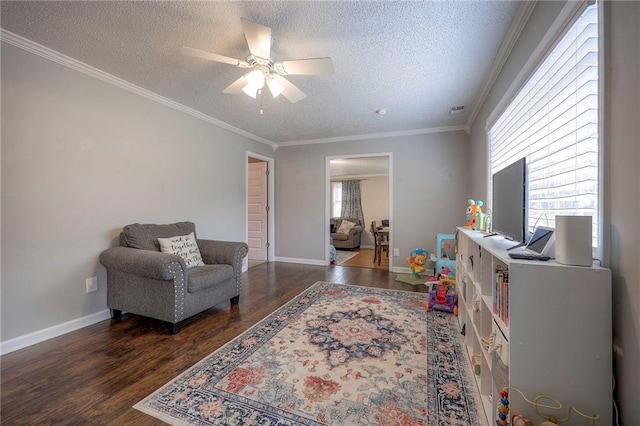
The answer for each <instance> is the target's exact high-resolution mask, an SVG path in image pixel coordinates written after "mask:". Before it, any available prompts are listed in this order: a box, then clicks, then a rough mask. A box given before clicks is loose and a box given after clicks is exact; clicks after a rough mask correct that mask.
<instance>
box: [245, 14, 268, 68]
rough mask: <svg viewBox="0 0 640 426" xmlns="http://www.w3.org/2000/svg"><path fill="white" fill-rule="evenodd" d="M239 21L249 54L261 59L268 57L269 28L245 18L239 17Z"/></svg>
mask: <svg viewBox="0 0 640 426" xmlns="http://www.w3.org/2000/svg"><path fill="white" fill-rule="evenodd" d="M240 22H241V23H242V30H243V31H244V36H245V38H246V39H247V45H248V46H249V51H250V52H251V54H252V55H254V56H259V57H261V58H263V59H269V56H270V55H271V28H269V27H265V26H263V25H260V24H256V23H255V22H251V21H249V20H247V19H245V18H240Z"/></svg>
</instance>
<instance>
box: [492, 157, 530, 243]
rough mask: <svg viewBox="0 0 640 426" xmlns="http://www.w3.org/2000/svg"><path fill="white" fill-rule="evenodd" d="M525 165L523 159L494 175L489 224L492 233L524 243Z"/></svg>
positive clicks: (525, 206)
mask: <svg viewBox="0 0 640 426" xmlns="http://www.w3.org/2000/svg"><path fill="white" fill-rule="evenodd" d="M526 187H527V163H526V160H525V159H524V158H521V159H520V160H518V161H516V162H515V163H512V164H510V165H508V166H507V167H505V168H504V169H502V170H500V171H498V172H496V173H494V175H493V205H492V209H491V211H492V216H491V223H492V224H493V231H494V232H496V233H498V234H500V235H503V236H504V237H506V238H508V239H511V240H514V241H517V242H520V243H522V242H525V241H526V233H525V228H526V210H527V188H526Z"/></svg>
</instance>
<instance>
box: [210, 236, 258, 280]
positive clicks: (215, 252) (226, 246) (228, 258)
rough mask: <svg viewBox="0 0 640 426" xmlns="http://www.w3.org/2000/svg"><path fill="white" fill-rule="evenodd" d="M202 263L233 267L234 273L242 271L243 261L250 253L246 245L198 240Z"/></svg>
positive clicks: (233, 242)
mask: <svg viewBox="0 0 640 426" xmlns="http://www.w3.org/2000/svg"><path fill="white" fill-rule="evenodd" d="M198 248H199V249H200V254H201V255H202V261H203V262H204V263H206V264H227V265H231V266H233V269H234V273H235V274H239V273H240V272H241V271H242V259H244V257H245V256H246V255H247V253H248V252H249V246H247V244H246V243H241V242H236V241H217V240H201V239H198Z"/></svg>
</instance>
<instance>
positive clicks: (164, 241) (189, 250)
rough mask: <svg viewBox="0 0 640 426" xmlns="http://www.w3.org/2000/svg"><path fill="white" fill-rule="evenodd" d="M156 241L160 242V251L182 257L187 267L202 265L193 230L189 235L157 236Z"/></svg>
mask: <svg viewBox="0 0 640 426" xmlns="http://www.w3.org/2000/svg"><path fill="white" fill-rule="evenodd" d="M158 243H160V251H162V252H163V253H172V254H176V255H178V256H180V257H181V258H183V259H184V263H186V264H187V268H193V267H196V266H204V262H203V261H202V255H200V249H198V243H197V242H196V238H195V236H194V235H193V232H192V233H190V234H189V235H177V236H175V237H169V238H158Z"/></svg>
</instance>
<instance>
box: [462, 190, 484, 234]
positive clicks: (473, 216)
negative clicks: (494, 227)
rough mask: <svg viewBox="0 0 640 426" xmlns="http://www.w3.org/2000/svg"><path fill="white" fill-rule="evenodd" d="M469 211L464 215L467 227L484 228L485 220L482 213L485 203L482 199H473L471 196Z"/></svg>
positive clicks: (468, 201) (468, 202)
mask: <svg viewBox="0 0 640 426" xmlns="http://www.w3.org/2000/svg"><path fill="white" fill-rule="evenodd" d="M467 204H468V206H467V211H466V214H465V216H464V218H465V224H464V226H466V227H467V228H471V229H474V230H475V229H482V227H483V222H484V215H483V214H482V206H483V205H484V203H483V202H482V200H477V201H476V200H473V199H471V198H469V199H468V200H467Z"/></svg>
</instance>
